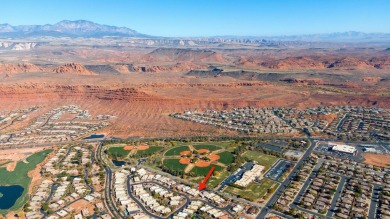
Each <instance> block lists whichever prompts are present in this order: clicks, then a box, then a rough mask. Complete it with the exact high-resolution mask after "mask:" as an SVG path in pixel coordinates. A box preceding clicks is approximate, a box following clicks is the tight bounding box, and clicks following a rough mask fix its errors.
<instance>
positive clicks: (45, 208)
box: [42, 202, 49, 211]
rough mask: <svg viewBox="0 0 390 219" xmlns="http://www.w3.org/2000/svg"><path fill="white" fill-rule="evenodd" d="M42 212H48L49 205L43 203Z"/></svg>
mask: <svg viewBox="0 0 390 219" xmlns="http://www.w3.org/2000/svg"><path fill="white" fill-rule="evenodd" d="M42 210H43V211H48V210H49V203H47V202H45V203H43V205H42Z"/></svg>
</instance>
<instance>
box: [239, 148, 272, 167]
mask: <svg viewBox="0 0 390 219" xmlns="http://www.w3.org/2000/svg"><path fill="white" fill-rule="evenodd" d="M242 156H243V157H246V158H248V159H250V160H253V161H256V162H257V163H258V164H259V165H263V166H265V167H266V170H268V169H269V168H270V167H271V166H272V164H274V163H275V162H276V160H277V159H278V158H277V157H275V156H272V155H268V154H263V153H260V152H257V151H247V152H245V153H244V154H243V155H242Z"/></svg>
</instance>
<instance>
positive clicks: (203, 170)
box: [190, 165, 223, 176]
mask: <svg viewBox="0 0 390 219" xmlns="http://www.w3.org/2000/svg"><path fill="white" fill-rule="evenodd" d="M214 166H215V170H214V171H222V170H223V167H221V166H217V165H214ZM210 168H211V165H210V166H208V167H194V168H192V170H191V171H190V172H191V173H194V174H195V175H196V176H206V175H207V173H208V172H209V170H210Z"/></svg>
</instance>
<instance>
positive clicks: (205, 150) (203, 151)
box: [198, 149, 210, 154]
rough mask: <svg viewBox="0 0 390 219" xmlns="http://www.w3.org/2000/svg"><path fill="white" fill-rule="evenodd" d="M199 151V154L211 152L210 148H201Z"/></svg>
mask: <svg viewBox="0 0 390 219" xmlns="http://www.w3.org/2000/svg"><path fill="white" fill-rule="evenodd" d="M198 152H199V154H203V153H210V150H209V149H199V150H198Z"/></svg>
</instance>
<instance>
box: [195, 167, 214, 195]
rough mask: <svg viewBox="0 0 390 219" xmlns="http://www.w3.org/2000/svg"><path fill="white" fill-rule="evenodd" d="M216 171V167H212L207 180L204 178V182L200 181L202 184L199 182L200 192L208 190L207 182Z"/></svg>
mask: <svg viewBox="0 0 390 219" xmlns="http://www.w3.org/2000/svg"><path fill="white" fill-rule="evenodd" d="M214 169H215V167H214V166H212V167H211V169H210V171H209V173H208V174H207V175H206V178H204V180H203V181H200V182H199V188H198V190H199V191H202V190H203V189H205V188H206V183H207V180H209V178H210V176H211V174H213V171H214Z"/></svg>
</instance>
